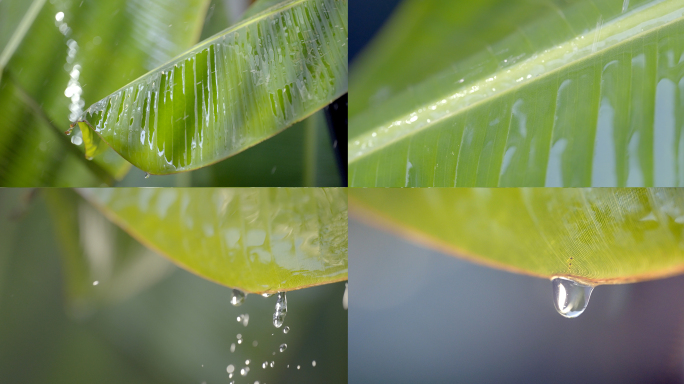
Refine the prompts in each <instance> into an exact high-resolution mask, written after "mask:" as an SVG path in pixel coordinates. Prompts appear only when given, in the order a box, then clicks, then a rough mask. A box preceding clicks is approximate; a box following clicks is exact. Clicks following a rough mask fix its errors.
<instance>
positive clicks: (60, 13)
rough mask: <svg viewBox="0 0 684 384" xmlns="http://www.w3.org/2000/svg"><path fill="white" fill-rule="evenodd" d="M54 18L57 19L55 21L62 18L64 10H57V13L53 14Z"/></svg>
mask: <svg viewBox="0 0 684 384" xmlns="http://www.w3.org/2000/svg"><path fill="white" fill-rule="evenodd" d="M55 20H57V21H62V20H64V12H57V14H56V15H55Z"/></svg>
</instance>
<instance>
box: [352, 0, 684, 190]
mask: <svg viewBox="0 0 684 384" xmlns="http://www.w3.org/2000/svg"><path fill="white" fill-rule="evenodd" d="M510 3H511V5H510V6H511V7H514V6H520V7H521V9H527V8H528V6H523V5H519V4H521V3H518V2H510ZM421 4H422V3H421ZM458 4H459V5H461V3H458ZM548 4H549V5H550V7H549V8H548V10H547V11H546V12H544V13H543V14H542V13H536V15H537V16H536V17H535V21H534V22H531V23H527V24H521V25H520V26H519V28H516V29H511V30H510V33H509V34H508V35H507V36H506V37H505V38H503V39H502V40H501V41H499V42H496V43H494V44H491V45H489V46H487V47H486V49H483V50H482V51H481V52H480V53H477V54H474V55H472V56H470V57H469V58H466V59H463V60H460V61H457V62H455V63H454V64H453V66H452V67H451V68H446V69H444V70H443V71H441V72H439V73H438V74H435V75H433V76H430V77H428V78H426V79H425V80H423V81H420V82H419V83H418V84H416V85H414V86H412V87H410V88H408V89H405V90H401V91H397V92H395V91H393V90H388V91H387V92H385V93H388V94H394V96H391V97H389V98H387V99H386V100H385V101H383V102H378V103H375V104H374V106H373V107H372V108H367V109H364V110H363V111H357V112H358V113H354V117H353V118H352V121H351V124H350V135H349V136H350V140H349V165H350V169H349V175H350V179H351V181H350V185H351V186H402V187H404V186H573V187H575V186H654V185H655V186H677V185H682V183H684V149H682V148H684V147H683V145H684V144H682V143H684V141H683V140H684V136H682V135H681V126H682V123H683V122H684V112H682V111H684V108H682V106H681V105H680V102H681V100H680V99H681V96H680V94H681V92H682V90H681V87H680V83H681V79H682V76H683V74H684V72H683V71H682V68H684V61H682V60H681V56H682V54H683V53H684V39H682V36H684V17H683V16H684V4H682V3H681V2H680V1H652V0H643V1H632V2H622V1H615V0H581V1H574V2H572V3H571V5H569V6H564V7H562V8H561V7H554V4H555V3H554V2H550V3H548ZM463 7H464V9H466V8H467V7H468V6H467V5H464V6H463ZM438 9H439V8H435V7H433V9H432V10H433V11H435V10H438ZM429 10H430V7H429V4H428V5H427V6H426V11H429ZM514 13H516V12H514ZM438 14H439V12H433V13H431V16H430V17H439V16H438ZM494 34H495V33H494ZM443 38H444V39H447V38H448V39H452V36H451V34H448V33H445V34H443ZM437 45H438V46H442V44H437ZM410 46H412V45H409V47H410ZM412 54H413V52H408V51H407V52H406V55H412ZM436 54H441V51H440V52H436ZM412 62H414V61H412ZM378 92H379V91H378ZM376 96H377V98H379V99H382V98H384V96H383V95H382V94H379V95H376ZM367 97H370V96H368V94H367ZM368 100H370V99H368ZM355 111H356V110H355Z"/></svg>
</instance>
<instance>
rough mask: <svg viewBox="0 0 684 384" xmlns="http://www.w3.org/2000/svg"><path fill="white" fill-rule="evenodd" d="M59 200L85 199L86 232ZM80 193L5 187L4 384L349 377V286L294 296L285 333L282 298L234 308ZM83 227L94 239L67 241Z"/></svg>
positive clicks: (0, 345)
mask: <svg viewBox="0 0 684 384" xmlns="http://www.w3.org/2000/svg"><path fill="white" fill-rule="evenodd" d="M55 193H57V195H56V194H55ZM70 196H71V197H70ZM60 197H61V198H62V199H72V198H73V199H76V200H70V201H72V202H73V201H76V202H77V203H76V204H77V205H78V208H77V210H78V212H77V213H75V214H76V216H77V217H78V218H79V219H80V220H83V219H84V218H89V219H88V220H89V221H88V223H90V224H89V225H88V226H87V230H86V229H84V228H83V226H81V228H80V229H79V228H72V227H68V226H64V223H66V222H68V220H67V221H65V220H62V219H64V216H69V214H68V212H67V214H65V213H64V210H59V209H55V207H54V204H55V202H56V201H60V200H59V199H60ZM79 199H80V197H78V196H77V195H76V194H75V193H74V192H73V191H64V190H62V191H55V190H51V191H48V190H27V189H0V382H1V383H122V382H125V383H207V384H209V383H229V382H231V381H232V380H235V382H236V383H254V382H255V381H259V383H261V384H263V383H293V382H296V383H346V382H347V311H345V310H344V309H343V307H342V296H343V293H344V290H345V284H344V283H337V284H330V285H325V286H320V287H315V288H308V289H303V290H300V291H293V292H290V293H288V295H287V298H288V315H287V317H286V319H285V326H289V327H290V329H291V330H290V332H289V333H288V334H284V333H283V330H282V328H281V329H276V328H274V327H273V324H272V315H273V311H274V306H275V297H270V298H263V297H260V296H256V295H248V296H247V299H246V300H245V303H244V304H243V305H242V306H239V307H233V306H232V305H230V303H229V301H230V298H231V291H230V289H228V288H226V287H222V286H219V285H217V284H214V283H211V282H209V281H206V280H204V279H202V278H200V277H197V276H195V275H193V274H190V273H188V272H186V271H184V270H181V269H180V268H177V267H175V266H174V265H172V264H171V263H170V262H168V261H166V260H165V259H164V258H162V257H161V256H158V255H152V254H150V252H149V251H147V250H145V249H144V248H142V247H141V246H140V245H139V244H137V243H135V242H134V240H132V239H131V238H130V237H129V236H128V235H126V234H125V233H123V231H120V230H119V229H117V228H113V227H111V224H109V223H108V222H106V220H103V219H99V218H93V215H95V216H94V217H97V216H96V215H97V212H96V211H94V210H92V209H90V208H89V207H88V206H87V205H85V204H87V203H85V202H83V201H82V200H79ZM63 202H64V201H63V200H62V203H63ZM61 207H62V208H63V207H64V204H62V205H61ZM56 213H58V214H56ZM74 232H77V235H78V236H81V237H82V236H84V235H87V236H88V237H89V238H90V240H89V241H84V239H80V245H78V244H73V243H70V242H69V241H67V240H68V239H69V238H70V237H71V236H72V235H73V234H74ZM93 239H94V240H97V242H94V241H93ZM98 242H99V243H98ZM87 244H90V245H87ZM97 244H106V245H107V244H108V245H110V246H108V247H99V248H98V246H97ZM79 247H80V248H83V251H82V253H83V254H84V255H85V256H83V257H82V258H79V257H78V255H80V253H79V252H78V251H74V249H77V248H79ZM98 252H99V253H98ZM74 255H77V256H76V257H74ZM108 258H109V259H108ZM94 281H97V282H98V284H97V285H93V282H94ZM241 314H249V323H248V325H247V326H246V327H245V326H244V325H243V324H242V323H239V322H238V321H237V317H238V316H239V315H241ZM237 334H241V336H242V339H243V340H244V341H243V342H242V344H238V343H237V340H238V338H237ZM254 341H256V342H257V343H258V344H257V345H256V346H254V344H253V343H254ZM282 343H287V345H288V348H287V350H286V351H285V352H283V353H280V352H279V351H278V347H279V346H280V345H281V344H282ZM231 344H235V351H234V352H231ZM274 352H275V355H273V353H274ZM248 359H249V360H250V364H249V365H248V366H249V368H250V371H249V373H248V374H247V376H245V377H242V376H240V375H239V373H238V374H236V375H234V377H233V379H229V377H228V373H227V371H226V367H227V366H228V365H229V364H232V365H234V366H235V367H236V372H239V370H240V368H243V367H246V366H247V365H246V364H245V361H246V360H248ZM314 360H315V361H316V366H315V367H313V366H312V361H314ZM266 361H268V362H269V363H270V362H271V361H273V362H274V367H273V368H271V367H268V368H266V369H264V368H262V364H263V363H264V362H266ZM288 365H289V368H288V367H287V366H288ZM297 365H300V366H301V369H299V370H297V368H296V367H297Z"/></svg>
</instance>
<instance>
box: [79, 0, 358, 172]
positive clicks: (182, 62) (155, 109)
mask: <svg viewBox="0 0 684 384" xmlns="http://www.w3.org/2000/svg"><path fill="white" fill-rule="evenodd" d="M346 44H347V1H346V0H323V1H316V0H291V1H284V2H282V3H280V4H279V5H278V6H276V7H271V8H268V10H266V11H264V12H263V13H260V14H258V15H256V16H253V17H252V18H250V19H247V20H244V21H243V22H240V23H238V24H237V25H235V26H233V27H231V28H229V29H227V30H226V31H225V32H223V33H222V34H220V35H216V36H214V37H213V38H212V39H210V40H207V41H205V42H203V43H201V44H199V45H197V46H196V47H194V48H192V49H191V50H190V51H188V52H186V53H185V54H183V55H181V56H179V57H178V58H176V59H174V60H173V61H170V62H168V63H166V64H164V65H163V66H161V67H159V68H157V69H155V70H154V71H151V72H149V73H148V74H146V75H145V76H143V77H141V78H139V79H137V80H135V81H134V82H132V83H130V84H128V85H127V86H125V87H124V88H122V89H120V90H119V91H117V92H115V93H113V94H112V95H110V96H107V97H106V98H105V99H103V100H101V101H99V102H97V103H96V104H94V105H93V106H91V107H90V108H89V109H88V111H87V112H86V115H85V116H84V118H85V119H87V121H89V123H90V124H91V126H92V127H93V128H94V130H95V131H96V132H97V133H98V134H99V135H100V136H101V137H102V138H103V139H104V140H105V142H107V144H109V145H110V146H111V147H112V148H114V149H115V150H116V151H117V152H118V153H120V154H121V155H122V156H123V157H124V158H126V159H127V160H128V161H130V162H131V163H133V164H134V165H136V166H137V167H138V168H140V169H142V170H144V171H146V172H148V173H151V174H168V173H175V172H181V171H187V170H191V169H196V168H199V167H203V166H206V165H209V164H212V163H215V162H217V161H219V160H222V159H224V158H226V157H228V156H231V155H234V154H236V153H238V152H241V151H243V150H245V149H247V148H249V147H251V146H253V145H255V144H257V143H259V142H261V141H263V140H265V139H267V138H269V137H271V136H273V135H275V134H276V133H278V132H279V131H281V130H283V129H285V128H286V127H288V126H290V125H292V124H293V123H295V122H297V121H299V120H302V119H303V118H305V117H307V116H309V115H311V114H312V113H313V112H315V111H316V110H318V109H320V108H322V107H323V106H325V105H326V104H328V103H330V102H331V101H332V100H334V99H335V98H337V97H339V96H340V95H341V94H343V93H344V92H345V91H346V89H347V46H346ZM284 158H286V156H284Z"/></svg>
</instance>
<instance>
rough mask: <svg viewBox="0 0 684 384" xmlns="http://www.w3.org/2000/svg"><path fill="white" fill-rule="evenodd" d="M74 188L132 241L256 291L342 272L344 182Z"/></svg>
mask: <svg viewBox="0 0 684 384" xmlns="http://www.w3.org/2000/svg"><path fill="white" fill-rule="evenodd" d="M80 192H81V193H82V194H83V196H84V197H86V199H87V200H89V201H90V202H92V203H93V204H94V205H95V206H97V207H98V208H99V209H100V210H101V211H102V212H103V213H104V214H105V216H107V217H109V218H110V219H111V220H112V221H114V222H115V223H116V224H118V225H119V226H120V227H121V228H123V229H124V230H125V231H127V232H128V233H130V234H131V235H132V236H133V237H135V238H136V239H138V240H139V241H140V242H142V243H144V244H146V245H147V246H148V247H150V248H151V249H155V250H157V251H158V252H159V253H162V254H164V255H166V256H167V257H169V258H170V259H171V260H172V261H174V262H175V263H177V264H178V265H180V266H181V267H183V268H185V269H187V270H189V271H192V272H194V273H196V274H198V275H200V276H202V277H204V278H206V279H209V280H212V281H215V282H217V283H220V284H224V285H227V286H230V287H234V288H239V289H242V290H244V291H247V292H257V293H262V292H277V291H288V290H293V289H299V288H304V287H308V286H313V285H320V284H326V283H331V282H336V281H342V280H346V279H347V191H346V189H344V188H252V189H238V188H236V189H225V188H223V189H218V188H209V189H205V188H172V189H169V188H164V189H141V188H108V189H85V190H80Z"/></svg>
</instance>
